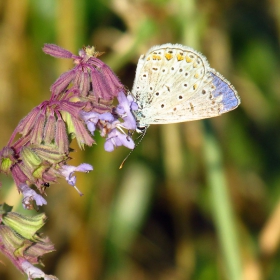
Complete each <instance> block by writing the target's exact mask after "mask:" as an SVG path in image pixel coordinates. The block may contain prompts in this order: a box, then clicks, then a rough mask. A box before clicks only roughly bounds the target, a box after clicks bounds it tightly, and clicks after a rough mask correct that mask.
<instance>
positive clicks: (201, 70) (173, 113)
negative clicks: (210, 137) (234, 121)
mask: <svg viewBox="0 0 280 280" xmlns="http://www.w3.org/2000/svg"><path fill="white" fill-rule="evenodd" d="M131 94H132V96H133V98H134V99H135V102H136V103H137V105H138V110H136V111H134V116H135V118H136V121H137V131H138V132H139V131H140V132H141V131H143V130H146V129H147V127H148V126H149V125H151V124H167V123H178V122H186V121H193V120H200V119H205V118H211V117H216V116H219V115H221V114H224V113H226V112H228V111H231V110H233V109H235V108H236V107H237V106H238V105H239V104H240V98H239V96H238V94H237V91H236V90H235V88H234V87H233V85H232V84H231V83H230V82H229V81H228V80H226V79H225V78H224V77H223V76H222V75H221V74H220V73H218V72H217V71H216V70H215V69H213V68H211V67H210V65H209V63H208V61H207V59H206V57H205V56H203V55H202V54H201V53H199V52H197V51H195V50H194V49H192V48H190V47H186V46H183V45H180V44H170V43H168V44H164V45H160V46H153V47H152V48H151V49H150V50H149V51H148V52H147V53H146V54H145V55H141V56H140V58H139V61H138V64H137V69H136V76H135V80H134V84H133V88H132V91H131Z"/></svg>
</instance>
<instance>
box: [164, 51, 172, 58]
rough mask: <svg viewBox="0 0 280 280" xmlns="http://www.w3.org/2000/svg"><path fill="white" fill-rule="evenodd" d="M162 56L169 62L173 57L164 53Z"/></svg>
mask: <svg viewBox="0 0 280 280" xmlns="http://www.w3.org/2000/svg"><path fill="white" fill-rule="evenodd" d="M164 56H165V58H166V59H167V60H170V59H171V58H172V57H173V55H172V54H170V53H165V54H164Z"/></svg>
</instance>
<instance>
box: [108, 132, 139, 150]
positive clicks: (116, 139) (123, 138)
mask: <svg viewBox="0 0 280 280" xmlns="http://www.w3.org/2000/svg"><path fill="white" fill-rule="evenodd" d="M122 145H123V146H125V147H127V148H129V149H134V147H135V144H134V142H133V140H132V139H131V137H129V136H128V135H126V134H123V133H121V132H120V131H119V130H117V129H113V130H112V131H111V132H110V133H109V134H108V138H107V139H106V142H105V144H104V149H105V151H107V152H112V151H113V150H114V149H115V147H119V146H122Z"/></svg>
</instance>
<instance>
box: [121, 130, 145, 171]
mask: <svg viewBox="0 0 280 280" xmlns="http://www.w3.org/2000/svg"><path fill="white" fill-rule="evenodd" d="M147 128H148V126H145V128H144V129H143V131H141V132H142V134H141V135H140V136H139V137H141V138H140V140H139V142H138V143H137V144H136V145H135V147H134V148H133V150H131V151H130V152H129V154H128V155H127V156H126V157H125V158H124V160H123V161H122V163H121V165H120V167H119V169H122V168H123V165H124V163H125V162H126V160H127V159H128V157H129V156H130V155H131V154H132V152H133V151H134V150H135V149H136V147H137V146H138V145H139V144H140V143H141V141H142V140H143V138H144V136H145V134H146V132H147Z"/></svg>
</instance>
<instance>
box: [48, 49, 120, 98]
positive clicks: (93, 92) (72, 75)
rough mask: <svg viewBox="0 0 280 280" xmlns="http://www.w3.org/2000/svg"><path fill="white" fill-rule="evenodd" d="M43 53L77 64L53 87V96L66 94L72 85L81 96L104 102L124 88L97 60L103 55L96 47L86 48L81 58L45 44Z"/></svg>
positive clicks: (106, 66)
mask: <svg viewBox="0 0 280 280" xmlns="http://www.w3.org/2000/svg"><path fill="white" fill-rule="evenodd" d="M43 51H44V52H45V53H47V54H49V55H52V56H54V57H58V58H72V59H73V60H74V64H76V66H75V67H74V68H73V69H72V70H70V71H68V72H66V73H64V74H62V75H61V76H60V77H59V78H58V79H57V80H56V81H55V83H54V84H53V85H52V87H51V91H52V93H53V96H57V95H59V94H61V93H64V91H65V90H66V89H67V87H68V86H69V85H70V83H72V84H73V87H75V88H77V89H78V90H79V96H82V97H88V98H90V96H93V97H94V98H96V99H104V100H112V99H113V98H114V97H115V96H117V94H118V92H119V91H120V90H122V89H123V88H124V86H123V85H122V84H121V82H120V81H119V79H118V78H117V76H116V75H115V74H114V72H113V71H112V70H111V69H110V67H109V66H108V65H106V64H105V63H104V62H102V61H101V60H100V59H98V58H97V57H98V56H100V55H101V54H102V53H99V52H96V51H95V49H94V47H85V48H84V49H82V50H80V51H79V56H76V55H74V54H72V53H71V52H69V51H67V50H65V49H63V48H61V47H58V46H56V45H53V44H45V46H44V48H43Z"/></svg>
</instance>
